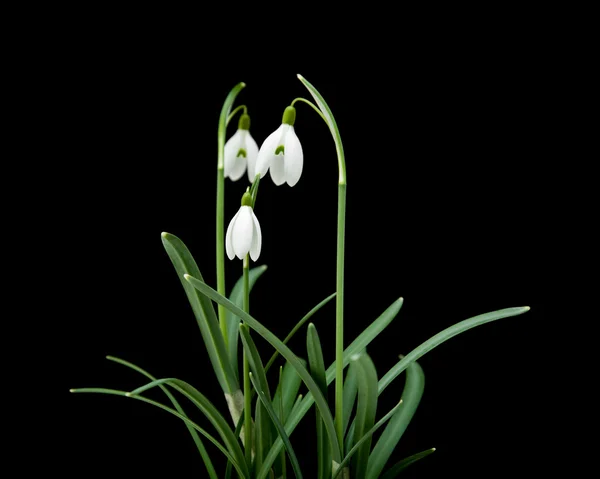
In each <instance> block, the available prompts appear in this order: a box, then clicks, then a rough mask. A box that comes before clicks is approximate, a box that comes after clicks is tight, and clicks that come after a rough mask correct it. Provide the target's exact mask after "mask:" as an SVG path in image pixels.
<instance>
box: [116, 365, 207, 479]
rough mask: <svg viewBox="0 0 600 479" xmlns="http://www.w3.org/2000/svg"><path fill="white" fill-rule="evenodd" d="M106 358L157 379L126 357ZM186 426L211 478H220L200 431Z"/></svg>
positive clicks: (180, 412) (163, 389)
mask: <svg viewBox="0 0 600 479" xmlns="http://www.w3.org/2000/svg"><path fill="white" fill-rule="evenodd" d="M106 359H108V360H109V361H113V362H115V363H118V364H122V365H123V366H127V367H128V368H131V369H133V370H134V371H137V372H138V373H140V374H142V375H143V376H146V377H147V378H148V379H150V381H155V380H156V378H155V377H154V376H152V375H151V374H150V373H148V372H147V371H144V370H143V369H142V368H140V367H139V366H136V365H135V364H133V363H130V362H128V361H125V360H124V359H119V358H116V357H114V356H106ZM160 389H161V390H162V392H164V393H165V395H166V396H167V397H168V398H169V400H170V401H171V403H172V404H173V407H174V408H175V409H176V411H177V412H178V413H179V414H181V415H182V416H184V417H187V415H186V414H185V412H184V410H183V408H182V407H181V406H180V405H179V402H178V401H177V399H175V396H173V395H172V394H171V392H170V391H169V390H168V389H167V388H166V386H164V385H162V384H161V385H160ZM185 426H186V427H187V429H188V431H189V432H190V435H191V436H192V439H193V440H194V443H195V444H196V447H197V448H198V451H199V452H200V456H201V457H202V460H203V461H204V465H205V466H206V470H207V472H208V475H209V477H210V479H218V477H217V472H216V471H215V468H214V466H213V463H212V461H211V459H210V456H209V454H208V452H206V448H205V447H204V444H202V440H201V439H200V436H198V433H197V432H196V430H195V429H194V428H193V427H192V426H190V425H189V424H188V423H185Z"/></svg>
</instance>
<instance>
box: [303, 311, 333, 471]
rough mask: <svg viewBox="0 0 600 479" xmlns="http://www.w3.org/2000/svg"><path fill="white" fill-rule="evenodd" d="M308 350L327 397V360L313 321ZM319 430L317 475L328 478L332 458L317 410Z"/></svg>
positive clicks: (311, 366)
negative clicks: (324, 358) (324, 357)
mask: <svg viewBox="0 0 600 479" xmlns="http://www.w3.org/2000/svg"><path fill="white" fill-rule="evenodd" d="M306 351H307V353H308V364H309V365H310V374H312V377H313V379H314V380H315V382H316V383H317V384H318V386H319V388H320V389H321V392H322V393H323V396H325V398H326V399H327V381H326V379H325V361H324V360H323V351H322V349H321V341H320V340H319V333H318V332H317V328H316V327H315V325H314V324H313V323H310V324H309V325H308V330H307V333H306ZM316 421H317V422H316V430H317V471H318V472H317V477H318V479H326V478H329V477H330V475H331V458H330V457H329V444H328V443H327V441H326V438H325V435H324V431H323V427H324V425H323V420H322V419H321V416H320V415H319V413H318V412H317V417H316Z"/></svg>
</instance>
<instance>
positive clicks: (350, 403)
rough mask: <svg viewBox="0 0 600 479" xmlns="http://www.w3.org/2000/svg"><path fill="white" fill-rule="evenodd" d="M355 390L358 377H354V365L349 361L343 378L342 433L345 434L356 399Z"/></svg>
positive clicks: (356, 389)
mask: <svg viewBox="0 0 600 479" xmlns="http://www.w3.org/2000/svg"><path fill="white" fill-rule="evenodd" d="M357 391H358V378H357V377H356V370H355V368H354V365H353V364H352V363H350V365H349V366H348V371H347V372H346V378H345V380H344V424H343V428H344V434H346V430H347V429H348V423H349V422H350V417H351V415H352V409H353V408H354V402H355V401H356V393H357Z"/></svg>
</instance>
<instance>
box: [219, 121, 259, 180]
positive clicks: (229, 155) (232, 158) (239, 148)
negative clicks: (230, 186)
mask: <svg viewBox="0 0 600 479" xmlns="http://www.w3.org/2000/svg"><path fill="white" fill-rule="evenodd" d="M257 156H258V145H257V144H256V141H254V138H252V135H251V134H250V117H249V116H248V115H246V114H244V115H242V116H241V117H240V121H239V123H238V129H237V131H236V132H235V133H234V134H233V136H232V137H231V138H229V140H228V141H227V143H225V157H224V165H223V168H224V175H225V178H230V179H231V181H237V180H239V179H240V178H241V177H242V175H243V174H244V171H246V170H247V171H248V179H249V180H250V182H252V181H254V177H255V176H256V172H255V170H256V157H257Z"/></svg>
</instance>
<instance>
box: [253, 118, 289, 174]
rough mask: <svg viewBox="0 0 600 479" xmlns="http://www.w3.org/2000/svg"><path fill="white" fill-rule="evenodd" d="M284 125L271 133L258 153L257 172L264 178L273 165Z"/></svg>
mask: <svg viewBox="0 0 600 479" xmlns="http://www.w3.org/2000/svg"><path fill="white" fill-rule="evenodd" d="M283 126H284V125H280V126H279V128H277V129H276V130H275V131H274V132H273V133H271V134H270V135H269V136H268V137H267V139H266V140H265V141H263V144H262V145H261V147H260V150H259V151H258V155H257V158H256V171H255V174H256V173H260V177H261V178H262V177H263V176H265V175H266V174H267V171H268V169H269V167H270V166H271V161H272V160H273V157H274V155H275V150H276V149H277V146H278V144H279V140H280V138H281V132H282V130H283Z"/></svg>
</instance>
